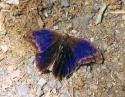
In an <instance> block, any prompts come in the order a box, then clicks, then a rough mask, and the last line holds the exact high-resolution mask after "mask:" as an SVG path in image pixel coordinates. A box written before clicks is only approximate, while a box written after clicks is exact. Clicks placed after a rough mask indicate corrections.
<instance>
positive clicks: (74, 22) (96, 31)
mask: <svg viewBox="0 0 125 97" xmlns="http://www.w3.org/2000/svg"><path fill="white" fill-rule="evenodd" d="M12 1H13V2H12ZM17 1H18V0H0V97H125V1H124V0H20V1H19V3H18V2H17ZM104 3H105V4H106V5H107V9H106V11H105V12H104V16H103V18H102V22H101V23H100V24H98V25H96V24H95V21H96V18H97V15H98V12H99V9H100V8H101V6H102V4H104ZM40 28H47V29H53V30H55V31H56V32H58V33H68V34H69V35H73V36H75V37H79V38H84V39H86V40H89V41H91V42H92V43H93V44H95V45H96V46H97V47H98V48H99V49H100V50H101V52H102V53H103V56H104V63H103V64H94V65H93V66H86V65H85V66H84V65H83V66H81V68H80V69H78V70H77V71H76V72H75V73H74V74H73V76H71V77H70V78H69V79H64V80H63V81H62V82H60V81H58V79H55V78H54V77H53V75H52V74H51V73H50V74H40V73H39V72H38V70H37V68H36V64H35V50H34V48H33V47H32V45H31V44H30V43H28V42H27V41H25V39H24V38H23V36H24V35H25V34H26V33H27V32H29V31H33V30H36V29H40Z"/></svg>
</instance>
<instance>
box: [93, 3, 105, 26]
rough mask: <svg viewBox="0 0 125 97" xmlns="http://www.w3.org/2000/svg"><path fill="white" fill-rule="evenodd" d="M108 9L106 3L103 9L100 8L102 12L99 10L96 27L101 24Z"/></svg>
mask: <svg viewBox="0 0 125 97" xmlns="http://www.w3.org/2000/svg"><path fill="white" fill-rule="evenodd" d="M106 8H107V5H106V4H105V3H104V4H103V5H102V6H101V8H100V10H99V13H98V15H97V18H96V21H95V24H96V25H98V24H99V23H101V21H102V18H103V15H104V12H105V10H106Z"/></svg>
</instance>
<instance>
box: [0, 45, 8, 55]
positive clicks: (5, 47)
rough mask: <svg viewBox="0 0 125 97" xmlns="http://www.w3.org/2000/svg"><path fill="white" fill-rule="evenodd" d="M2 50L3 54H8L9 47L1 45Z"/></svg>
mask: <svg viewBox="0 0 125 97" xmlns="http://www.w3.org/2000/svg"><path fill="white" fill-rule="evenodd" d="M0 49H1V50H2V52H3V53H6V52H7V51H8V46H7V45H1V46H0Z"/></svg>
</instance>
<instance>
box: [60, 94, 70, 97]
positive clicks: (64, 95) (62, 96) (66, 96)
mask: <svg viewBox="0 0 125 97" xmlns="http://www.w3.org/2000/svg"><path fill="white" fill-rule="evenodd" d="M60 97H69V96H68V95H66V94H62V95H61V96H60Z"/></svg>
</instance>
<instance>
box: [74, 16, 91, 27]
mask: <svg viewBox="0 0 125 97" xmlns="http://www.w3.org/2000/svg"><path fill="white" fill-rule="evenodd" d="M91 18H92V16H90V15H85V16H81V17H77V18H75V19H74V20H73V27H74V28H75V29H77V28H87V26H88V25H89V21H90V19H91Z"/></svg>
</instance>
